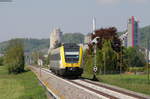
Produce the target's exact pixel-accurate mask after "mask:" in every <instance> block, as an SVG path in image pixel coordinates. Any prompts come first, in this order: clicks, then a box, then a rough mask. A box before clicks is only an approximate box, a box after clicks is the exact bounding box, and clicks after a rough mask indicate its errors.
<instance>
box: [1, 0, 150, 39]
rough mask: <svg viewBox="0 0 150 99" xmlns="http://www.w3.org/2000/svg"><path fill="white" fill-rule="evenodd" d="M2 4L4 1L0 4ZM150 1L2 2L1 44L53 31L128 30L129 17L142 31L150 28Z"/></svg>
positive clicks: (47, 34)
mask: <svg viewBox="0 0 150 99" xmlns="http://www.w3.org/2000/svg"><path fill="white" fill-rule="evenodd" d="M0 1H1V0H0ZM149 10H150V0H13V2H9V3H4V2H0V42H1V41H5V40H8V39H11V38H16V37H20V38H24V37H28V38H48V37H49V34H50V32H51V31H52V29H53V28H55V27H59V28H61V30H62V31H63V32H64V33H71V32H81V33H85V34H86V33H89V32H91V31H92V19H93V16H94V17H95V18H96V23H97V28H101V27H109V26H115V27H117V29H118V30H119V31H123V30H125V29H126V26H127V25H126V23H127V19H128V18H129V16H136V17H137V19H138V20H139V21H140V27H143V26H146V25H150V13H149Z"/></svg>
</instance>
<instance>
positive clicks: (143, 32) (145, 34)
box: [140, 25, 150, 47]
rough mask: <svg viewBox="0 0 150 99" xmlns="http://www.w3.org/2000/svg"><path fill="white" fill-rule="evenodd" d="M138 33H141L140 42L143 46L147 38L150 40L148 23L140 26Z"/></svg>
mask: <svg viewBox="0 0 150 99" xmlns="http://www.w3.org/2000/svg"><path fill="white" fill-rule="evenodd" d="M140 33H141V44H142V46H143V47H145V46H146V41H147V39H149V40H150V25H149V26H146V27H143V28H141V29H140Z"/></svg>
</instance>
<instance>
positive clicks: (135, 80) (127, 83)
mask: <svg viewBox="0 0 150 99" xmlns="http://www.w3.org/2000/svg"><path fill="white" fill-rule="evenodd" d="M82 76H83V77H85V78H89V79H91V78H92V77H93V76H92V75H89V74H83V75H82ZM97 78H98V80H99V81H100V82H103V83H107V84H111V85H115V86H119V87H121V88H125V89H129V90H132V91H136V92H140V93H144V94H147V95H150V83H149V84H148V81H147V75H127V74H121V75H97Z"/></svg>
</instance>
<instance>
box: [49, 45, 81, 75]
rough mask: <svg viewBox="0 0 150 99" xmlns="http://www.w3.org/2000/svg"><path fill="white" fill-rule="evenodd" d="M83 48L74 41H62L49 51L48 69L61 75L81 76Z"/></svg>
mask: <svg viewBox="0 0 150 99" xmlns="http://www.w3.org/2000/svg"><path fill="white" fill-rule="evenodd" d="M82 57H83V49H82V47H81V46H79V45H77V44H75V43H64V44H62V45H61V46H60V47H58V48H55V49H52V50H51V51H50V70H51V71H52V72H54V73H55V74H57V75H61V76H81V74H82V73H83V68H82Z"/></svg>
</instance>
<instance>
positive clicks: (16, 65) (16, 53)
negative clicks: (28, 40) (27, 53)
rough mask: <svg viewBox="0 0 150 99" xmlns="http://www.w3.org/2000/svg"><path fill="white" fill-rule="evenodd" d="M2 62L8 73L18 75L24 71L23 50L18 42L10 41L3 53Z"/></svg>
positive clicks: (16, 40)
mask: <svg viewBox="0 0 150 99" xmlns="http://www.w3.org/2000/svg"><path fill="white" fill-rule="evenodd" d="M4 62H5V64H6V66H7V67H8V72H9V73H14V74H18V73H21V72H23V71H24V49H23V45H22V43H21V42H20V40H18V39H15V40H11V41H10V44H9V46H8V49H7V51H6V53H5V58H4Z"/></svg>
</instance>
